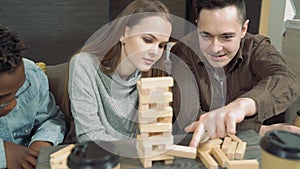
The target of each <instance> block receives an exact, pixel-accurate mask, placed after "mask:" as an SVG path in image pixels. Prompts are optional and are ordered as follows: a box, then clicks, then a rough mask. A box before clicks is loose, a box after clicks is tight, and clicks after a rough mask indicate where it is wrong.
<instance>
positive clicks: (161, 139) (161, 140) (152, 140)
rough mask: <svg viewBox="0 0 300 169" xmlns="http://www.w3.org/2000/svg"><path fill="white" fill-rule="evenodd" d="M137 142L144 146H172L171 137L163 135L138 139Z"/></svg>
mask: <svg viewBox="0 0 300 169" xmlns="http://www.w3.org/2000/svg"><path fill="white" fill-rule="evenodd" d="M137 141H139V142H141V143H142V144H146V145H156V144H167V145H171V146H172V145H173V136H172V135H169V136H164V135H158V136H151V137H148V138H138V139H137ZM171 146H170V147H169V148H171Z"/></svg>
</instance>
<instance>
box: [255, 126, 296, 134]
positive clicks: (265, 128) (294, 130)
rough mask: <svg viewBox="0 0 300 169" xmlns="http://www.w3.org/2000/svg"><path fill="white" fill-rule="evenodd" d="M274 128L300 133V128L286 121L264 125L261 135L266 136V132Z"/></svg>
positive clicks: (260, 131)
mask: <svg viewBox="0 0 300 169" xmlns="http://www.w3.org/2000/svg"><path fill="white" fill-rule="evenodd" d="M273 130H284V131H289V132H292V133H298V134H300V128H299V127H297V126H294V125H291V124H285V123H278V124H272V125H269V126H266V125H262V126H261V128H260V130H259V135H260V136H264V135H265V134H266V132H268V131H273Z"/></svg>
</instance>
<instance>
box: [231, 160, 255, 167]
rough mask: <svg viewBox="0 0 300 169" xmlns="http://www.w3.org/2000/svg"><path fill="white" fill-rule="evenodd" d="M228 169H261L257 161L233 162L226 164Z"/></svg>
mask: <svg viewBox="0 0 300 169" xmlns="http://www.w3.org/2000/svg"><path fill="white" fill-rule="evenodd" d="M226 167H227V169H259V163H258V161H257V160H232V161H228V162H227V163H226Z"/></svg>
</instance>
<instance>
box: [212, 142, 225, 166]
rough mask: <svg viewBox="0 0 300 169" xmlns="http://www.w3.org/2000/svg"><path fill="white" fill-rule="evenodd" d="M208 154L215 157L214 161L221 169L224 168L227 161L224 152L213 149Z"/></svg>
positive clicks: (217, 148) (216, 148)
mask: <svg viewBox="0 0 300 169" xmlns="http://www.w3.org/2000/svg"><path fill="white" fill-rule="evenodd" d="M210 153H211V154H212V155H213V156H214V157H215V159H216V160H217V161H218V163H219V164H220V166H222V167H225V165H226V162H228V161H229V159H228V158H227V156H226V155H225V154H224V152H223V151H222V150H221V149H220V148H219V147H213V148H212V150H211V152H210Z"/></svg>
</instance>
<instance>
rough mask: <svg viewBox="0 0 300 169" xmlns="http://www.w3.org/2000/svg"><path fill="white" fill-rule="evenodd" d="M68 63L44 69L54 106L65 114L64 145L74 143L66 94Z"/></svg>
mask: <svg viewBox="0 0 300 169" xmlns="http://www.w3.org/2000/svg"><path fill="white" fill-rule="evenodd" d="M68 70H69V63H68V62H66V63H61V64H58V65H49V66H47V67H46V72H45V73H46V75H47V76H48V80H49V88H50V92H51V93H52V94H53V95H54V97H55V100H56V104H57V105H58V106H59V107H60V109H61V110H62V111H63V113H64V114H65V118H66V125H67V128H68V133H67V134H66V136H65V140H64V143H75V142H76V139H75V138H76V134H75V125H74V120H73V117H72V114H71V111H70V105H69V97H68V93H67V76H68Z"/></svg>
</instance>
